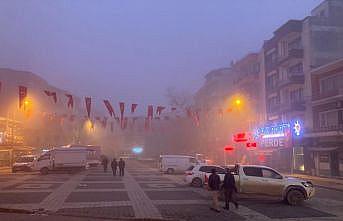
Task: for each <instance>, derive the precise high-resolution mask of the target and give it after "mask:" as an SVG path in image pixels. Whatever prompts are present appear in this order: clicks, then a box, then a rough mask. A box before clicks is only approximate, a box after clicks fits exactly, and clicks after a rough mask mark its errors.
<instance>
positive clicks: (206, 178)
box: [205, 175, 208, 183]
mask: <svg viewBox="0 0 343 221" xmlns="http://www.w3.org/2000/svg"><path fill="white" fill-rule="evenodd" d="M205 183H208V177H207V175H205Z"/></svg>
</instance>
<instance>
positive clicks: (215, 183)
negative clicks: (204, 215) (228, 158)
mask: <svg viewBox="0 0 343 221" xmlns="http://www.w3.org/2000/svg"><path fill="white" fill-rule="evenodd" d="M211 172H212V173H211V175H210V177H209V178H208V188H209V190H210V191H211V192H212V200H213V205H212V207H211V209H212V210H214V211H216V212H220V210H219V201H218V197H219V191H220V177H219V175H218V174H217V171H216V169H214V168H213V169H212V171H211Z"/></svg>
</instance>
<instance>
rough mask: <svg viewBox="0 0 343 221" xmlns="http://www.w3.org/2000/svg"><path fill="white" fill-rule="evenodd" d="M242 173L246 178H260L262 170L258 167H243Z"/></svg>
mask: <svg viewBox="0 0 343 221" xmlns="http://www.w3.org/2000/svg"><path fill="white" fill-rule="evenodd" d="M243 172H244V174H245V175H246V176H257V177H262V169H261V168H258V167H244V168H243Z"/></svg>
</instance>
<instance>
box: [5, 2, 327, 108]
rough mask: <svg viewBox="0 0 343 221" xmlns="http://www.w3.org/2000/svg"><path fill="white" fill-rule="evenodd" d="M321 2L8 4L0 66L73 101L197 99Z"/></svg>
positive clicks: (141, 101)
mask: <svg viewBox="0 0 343 221" xmlns="http://www.w3.org/2000/svg"><path fill="white" fill-rule="evenodd" d="M320 2H321V0H239V1H234V0H221V1H219V0H218V1H208V0H169V1H164V0H136V1H130V0H121V1H119V0H112V1H109V0H108V1H105V0H101V1H98V0H93V1H87V0H64V1H63V0H58V1H57V0H46V1H45V0H44V1H43V0H41V1H32V0H21V1H17V0H1V1H0V28H1V29H0V67H7V68H13V69H18V70H27V71H32V72H34V73H37V74H39V75H40V76H42V77H43V78H45V79H46V80H48V81H49V83H50V84H52V85H54V86H57V87H60V88H63V89H67V90H70V91H71V92H72V93H74V94H76V95H82V96H93V97H96V98H99V99H101V98H110V99H111V100H112V101H126V102H129V103H130V102H138V103H140V104H150V103H151V104H163V103H166V101H165V96H164V94H165V92H166V88H167V87H175V88H178V89H180V90H186V91H190V92H195V91H196V90H197V89H198V88H199V87H200V86H201V84H202V83H203V77H204V75H205V74H206V73H207V72H208V71H210V70H211V69H215V68H220V67H225V66H228V65H229V63H230V61H231V60H237V59H239V58H240V57H242V56H244V55H245V54H246V53H248V52H254V51H257V50H259V49H260V47H261V45H262V42H263V40H266V39H269V38H270V37H271V36H272V32H273V31H274V30H275V29H276V28H278V27H279V26H280V25H282V24H283V23H284V22H286V21H287V20H288V19H302V18H304V17H305V16H307V15H309V14H310V10H311V9H312V8H314V7H315V6H316V5H318V4H319V3H320Z"/></svg>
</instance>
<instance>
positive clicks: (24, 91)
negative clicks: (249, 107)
mask: <svg viewBox="0 0 343 221" xmlns="http://www.w3.org/2000/svg"><path fill="white" fill-rule="evenodd" d="M2 86H3V85H2V82H0V92H1V89H2ZM18 93H19V108H20V109H21V108H23V107H24V108H25V105H24V102H25V99H26V98H27V96H28V88H27V87H26V86H23V85H20V86H18ZM43 93H44V94H45V95H46V96H47V97H48V98H49V99H51V101H52V102H53V103H54V104H57V101H58V94H57V93H56V92H55V91H49V90H44V91H43ZM64 96H65V97H66V99H67V101H66V107H67V108H68V109H73V108H74V103H75V102H74V96H73V95H72V94H64ZM84 104H85V107H86V114H87V115H86V116H85V119H91V116H92V98H91V97H85V98H84ZM103 104H104V106H105V108H106V110H107V112H108V114H109V117H110V118H113V119H114V120H115V121H116V122H117V123H118V124H119V125H120V127H121V128H122V129H126V128H127V126H128V117H126V116H125V102H119V112H120V115H119V117H118V116H117V115H116V113H115V108H114V106H112V104H111V102H110V101H109V100H107V99H105V100H103ZM137 107H138V104H136V103H133V104H131V108H130V113H131V114H134V113H135V112H136V109H137ZM165 110H166V107H165V106H160V105H158V106H155V111H154V106H153V105H148V106H147V115H146V117H145V123H144V125H145V128H146V129H150V128H151V124H152V120H153V119H156V120H160V119H161V115H162V113H163V111H165ZM170 110H171V112H175V111H176V110H177V108H176V107H171V109H170ZM180 111H185V113H186V116H187V117H188V118H190V119H192V121H193V122H194V125H195V126H199V125H200V112H201V109H199V108H197V109H194V108H193V109H192V108H190V107H189V108H186V110H180ZM209 112H210V109H207V110H206V111H204V113H205V117H206V118H208V117H209ZM223 115H224V111H223V110H222V109H221V108H219V109H218V116H219V117H223ZM62 117H63V118H69V120H70V121H71V122H72V121H74V120H75V118H76V117H77V116H75V115H70V117H68V116H62ZM179 117H180V116H179ZM131 119H132V124H134V123H135V121H136V120H137V117H131ZM163 119H164V120H169V117H168V116H165V117H164V118H163ZM95 120H96V121H98V122H100V123H101V125H102V126H103V127H104V128H106V127H107V125H108V120H109V118H107V117H103V118H100V117H95ZM113 127H114V124H113V122H110V128H111V131H113Z"/></svg>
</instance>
